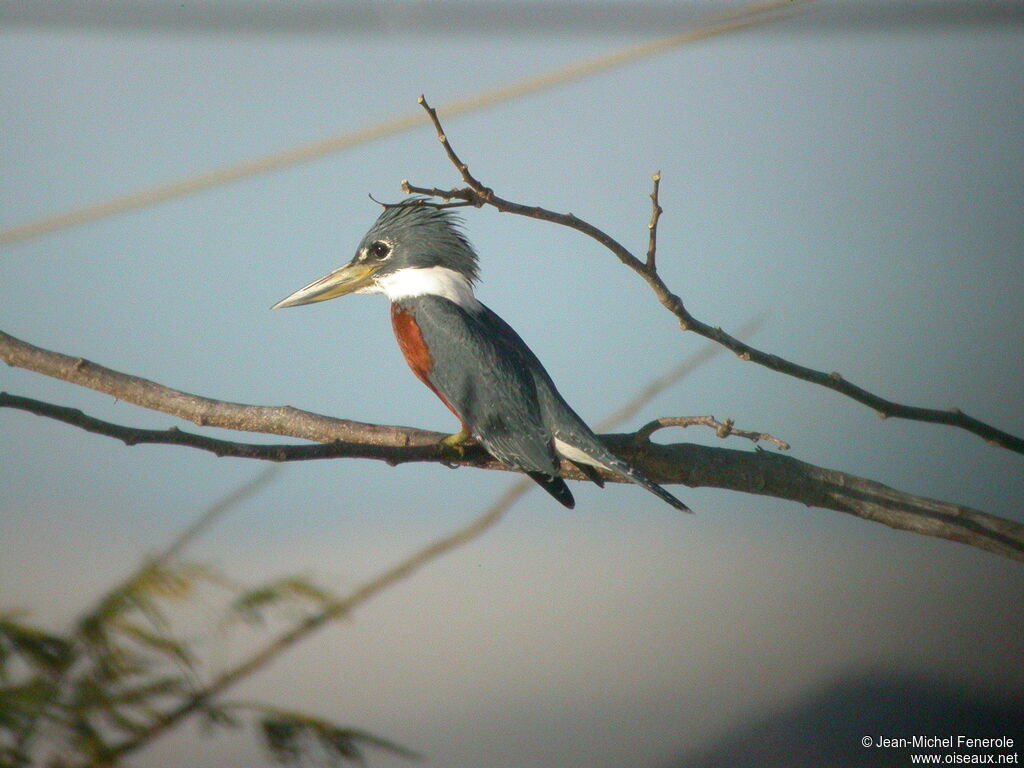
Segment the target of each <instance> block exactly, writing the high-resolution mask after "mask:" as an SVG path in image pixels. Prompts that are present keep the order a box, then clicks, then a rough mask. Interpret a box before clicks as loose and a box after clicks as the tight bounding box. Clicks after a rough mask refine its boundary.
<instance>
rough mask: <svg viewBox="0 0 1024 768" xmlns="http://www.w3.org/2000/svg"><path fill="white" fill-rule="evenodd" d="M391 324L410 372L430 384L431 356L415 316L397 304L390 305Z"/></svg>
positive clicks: (432, 363)
mask: <svg viewBox="0 0 1024 768" xmlns="http://www.w3.org/2000/svg"><path fill="white" fill-rule="evenodd" d="M391 326H392V327H393V328H394V329H395V339H396V340H397V341H398V348H399V349H401V350H402V354H403V355H404V356H405V361H406V362H407V363H408V364H409V367H410V368H411V369H412V372H413V373H415V374H416V376H417V377H419V379H420V380H421V381H423V383H424V384H426V385H427V386H430V379H429V375H430V370H431V368H433V367H434V361H433V358H431V356H430V350H429V349H428V348H427V343H426V342H425V341H424V340H423V332H422V331H420V327H419V325H417V324H416V318H415V317H414V316H413V314H412V312H409V311H407V310H405V309H403V308H402V307H401V306H400V305H398V304H392V305H391Z"/></svg>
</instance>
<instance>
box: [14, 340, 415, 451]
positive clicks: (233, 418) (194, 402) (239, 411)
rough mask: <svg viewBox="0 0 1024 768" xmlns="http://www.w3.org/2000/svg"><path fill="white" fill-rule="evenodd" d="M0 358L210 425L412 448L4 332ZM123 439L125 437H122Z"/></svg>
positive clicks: (400, 440) (386, 432)
mask: <svg viewBox="0 0 1024 768" xmlns="http://www.w3.org/2000/svg"><path fill="white" fill-rule="evenodd" d="M0 360H3V361H4V362H5V363H7V364H8V365H12V366H15V367H18V368H25V369H26V370H29V371H35V372H36V373H41V374H43V375H45V376H50V377H52V378H55V379H61V380H63V381H67V382H70V383H72V384H77V385H79V386H82V387H86V388H87V389H94V390H96V391H97V392H103V393H105V394H108V395H111V396H113V397H114V398H115V399H117V400H120V401H122V402H126V403H132V404H133V405H138V406H141V407H143V408H148V409H150V410H153V411H160V412H161V413H167V414H170V415H172V416H177V417H178V418H181V419H184V420H186V421H191V422H192V423H194V424H198V425H199V426H205V427H222V428H224V429H234V430H239V431H242V432H262V433H265V434H272V435H288V436H290V437H299V438H303V439H305V440H315V441H317V442H331V441H333V440H342V441H350V442H353V443H360V444H362V445H367V446H370V445H382V446H384V445H391V446H396V445H402V446H405V445H410V443H409V442H408V440H409V439H410V433H409V432H405V433H401V434H399V433H396V432H395V431H394V430H393V429H392V428H390V427H380V426H377V425H375V424H364V423H362V422H358V421H348V420H346V419H335V418H331V417H329V416H321V415H319V414H315V413H310V412H308V411H300V410H298V409H296V408H291V407H290V406H278V407H267V406H257V405H242V404H239V403H231V402H226V401H223V400H214V399H211V398H207V397H200V396H199V395H193V394H190V393H188V392H181V391H179V390H176V389H171V388H170V387H165V386H163V385H161V384H157V383H155V382H152V381H149V380H147V379H143V378H140V377H138V376H129V375H128V374H125V373H120V372H118V371H114V370H111V369H110V368H104V367H103V366H102V365H97V364H95V363H91V362H89V361H88V360H85V359H84V358H81V357H69V356H68V355H62V354H60V353H59V352H51V351H50V350H47V349H43V348H42V347H36V346H33V345H32V344H29V343H28V342H25V341H21V340H19V339H16V338H14V337H13V336H10V335H8V334H6V333H4V332H3V331H0ZM119 439H120V438H119Z"/></svg>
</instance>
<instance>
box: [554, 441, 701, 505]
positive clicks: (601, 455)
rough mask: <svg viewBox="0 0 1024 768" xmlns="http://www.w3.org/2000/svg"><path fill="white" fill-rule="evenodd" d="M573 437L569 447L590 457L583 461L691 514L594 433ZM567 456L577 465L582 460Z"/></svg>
mask: <svg viewBox="0 0 1024 768" xmlns="http://www.w3.org/2000/svg"><path fill="white" fill-rule="evenodd" d="M573 437H574V438H576V439H574V440H573V441H572V443H571V447H572V448H573V449H574V450H575V451H578V452H579V453H581V454H583V456H586V457H587V458H589V459H591V461H589V462H584V463H590V464H593V465H595V466H598V467H600V468H603V469H606V470H608V471H609V472H611V473H612V474H616V475H619V476H621V477H623V478H625V479H626V480H629V481H630V482H631V483H635V484H637V485H639V486H640V487H641V488H646V489H647V490H648V491H650V492H651V493H653V494H654V495H655V496H657V497H658V498H659V499H661V500H662V501H664V502H665V503H667V504H670V505H671V506H673V507H675V508H676V509H678V510H679V511H680V512H689V513H690V514H693V510H692V509H690V508H689V507H688V506H686V505H685V504H683V502H681V501H680V500H679V499H677V498H676V497H675V496H673V495H672V494H671V493H669V492H668V491H666V490H665V489H664V488H662V487H661V486H660V485H658V484H657V483H656V482H654V481H653V480H651V479H650V478H648V477H647V475H645V474H644V473H643V472H641V471H639V470H638V469H635V468H633V467H632V466H630V465H629V464H628V463H627V462H626V461H624V460H623V459H621V458H619V457H618V456H616V455H615V454H614V453H612V452H611V451H609V450H608V449H607V448H605V447H604V444H603V443H601V441H600V440H599V439H598V438H597V436H596V435H595V436H583V435H579V434H577V435H574V436H573ZM563 440H564V438H563ZM566 442H568V441H566ZM567 458H569V460H570V461H572V462H573V463H574V464H576V465H577V466H579V465H580V463H581V461H582V457H573V456H569V457H567Z"/></svg>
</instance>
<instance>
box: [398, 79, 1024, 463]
mask: <svg viewBox="0 0 1024 768" xmlns="http://www.w3.org/2000/svg"><path fill="white" fill-rule="evenodd" d="M419 103H420V105H421V106H422V107H423V109H424V110H426V112H427V115H428V117H429V118H430V120H431V122H432V123H433V124H434V129H435V130H436V132H437V138H438V141H440V142H441V144H442V146H443V147H444V151H445V154H447V156H448V159H449V160H450V161H451V162H452V165H454V166H455V168H456V170H458V172H459V175H460V176H461V177H462V180H463V182H464V183H465V184H466V185H467V186H466V187H464V188H461V189H447V190H445V189H438V188H437V187H429V188H428V187H418V186H414V185H412V184H410V183H409V181H408V180H404V181H403V182H402V189H403V190H404V191H405V192H406V193H407V194H421V195H429V196H432V197H438V198H440V199H442V200H446V201H450V200H462V201H464V202H465V203H467V204H469V205H473V206H476V207H481V206H484V205H489V206H491V207H492V208H495V209H497V210H498V211H501V212H503V213H514V214H516V215H517V216H525V217H527V218H531V219H539V220H541V221H549V222H551V223H553V224H559V225H561V226H563V227H569V228H570V229H575V230H576V231H577V232H581V233H583V234H584V235H586V236H588V237H591V238H593V239H594V240H596V241H597V242H599V243H600V244H601V245H603V246H604V247H605V248H607V249H608V250H609V251H611V252H612V253H613V254H614V255H615V256H616V258H618V260H619V261H621V262H622V263H623V264H625V265H626V266H627V267H629V268H630V269H631V270H633V271H634V272H635V273H636V274H638V275H639V276H640V277H641V278H642V279H643V280H644V281H645V282H646V283H647V284H648V286H650V288H651V290H652V291H653V292H654V295H655V296H656V297H657V299H658V301H659V302H660V303H661V305H662V306H663V307H665V308H666V309H667V310H668V311H669V312H671V313H672V314H673V315H675V317H676V319H677V320H678V321H679V327H680V329H682V330H683V331H693V332H694V333H696V334H698V335H700V336H703V337H704V338H706V339H709V340H710V341H713V342H715V343H716V344H721V345H722V346H723V347H725V348H726V349H729V350H730V351H732V352H734V353H735V354H736V356H737V357H739V358H740V359H741V360H748V361H752V362H755V363H757V364H758V365H763V366H764V367H766V368H769V369H771V370H773V371H776V372H778V373H782V374H785V375H787V376H792V377H794V378H797V379H802V380H803V381H808V382H811V383H812V384H817V385H818V386H821V387H825V388H826V389H831V390H833V391H835V392H838V393H840V394H841V395H845V396H846V397H849V398H851V399H852V400H855V401H857V402H858V403H862V404H863V405H866V406H868V407H869V408H872V409H874V411H875V412H876V413H877V414H878V415H879V416H880V417H882V418H889V417H894V418H900V419H909V420H911V421H922V422H928V423H932V424H944V425H946V426H950V427H956V428H958V429H964V430H966V431H968V432H973V433H974V434H975V435H977V436H978V437H981V438H982V439H984V440H985V441H987V442H988V443H990V444H992V445H997V446H999V447H1001V448H1006V449H1007V450H1010V451H1014V452H1016V453H1024V438H1021V437H1018V436H1016V435H1012V434H1010V433H1009V432H1006V431H1004V430H1002V429H999V428H997V427H995V426H993V425H991V424H987V423H985V422H983V421H981V420H979V419H976V418H974V417H973V416H968V415H967V414H966V413H964V412H963V411H961V410H960V409H959V408H950V409H949V410H940V409H936V408H922V407H919V406H914V405H904V404H902V403H896V402H894V401H892V400H887V399H886V398H884V397H881V396H880V395H876V394H874V393H873V392H869V391H868V390H866V389H864V388H863V387H860V386H858V385H856V384H854V383H852V382H850V381H847V380H846V379H845V378H843V376H842V375H841V374H839V373H837V372H835V371H833V372H831V373H825V372H824V371H818V370H815V369H813V368H808V367H806V366H803V365H799V364H797V363H793V362H790V361H789V360H786V359H785V358H782V357H779V356H778V355H774V354H771V353H770V352H764V351H762V350H760V349H757V348H755V347H752V346H750V345H748V344H745V343H744V342H742V341H740V340H739V339H738V338H736V337H735V336H732V335H730V334H728V333H726V332H725V331H723V330H722V329H721V328H720V327H717V326H711V325H708V324H707V323H704V322H702V321H701V320H698V319H697V318H696V317H694V316H693V315H691V314H690V312H689V311H688V310H687V309H686V306H685V305H684V303H683V300H682V299H681V298H680V297H679V296H678V295H676V294H675V293H673V292H672V291H671V290H669V288H668V286H667V285H666V284H665V282H664V281H663V280H662V279H661V276H660V275H659V274H658V271H657V267H656V256H655V246H656V243H655V240H654V237H653V235H654V230H655V227H656V226H657V217H658V215H660V206H659V205H658V202H657V192H658V184H659V182H660V181H661V174H660V173H659V174H657V175H656V177H655V179H654V183H655V186H654V191H653V192H652V194H651V199H652V202H653V204H654V210H655V215H654V216H653V217H652V220H651V223H650V224H649V225H648V227H649V229H650V230H651V234H652V237H650V238H649V245H648V252H647V258H646V260H641V259H639V258H637V257H636V256H635V255H633V253H632V252H630V250H629V249H628V248H626V247H625V246H624V245H622V244H621V243H619V242H618V241H617V240H615V238H613V237H611V235H609V234H607V233H606V232H603V231H601V230H600V229H598V228H597V227H595V226H594V225H593V224H590V223H589V222H586V221H584V220H583V219H580V218H578V217H576V216H575V215H573V214H572V213H557V212H555V211H549V210H547V209H545V208H541V207H539V206H528V205H523V204H521V203H516V202H513V201H511V200H506V199H504V198H501V197H498V196H497V195H495V194H494V191H493V190H492V189H490V188H489V187H486V186H484V185H483V184H482V183H481V182H480V181H479V180H478V179H477V178H476V177H475V176H473V174H472V173H471V172H470V170H469V166H468V165H467V164H466V163H465V162H463V161H462V160H461V158H459V156H458V155H457V154H456V152H455V150H454V149H453V148H452V146H451V142H449V141H448V137H447V136H446V135H445V132H444V128H443V127H442V125H441V121H440V119H439V118H438V116H437V112H436V110H434V108H433V107H431V106H430V105H429V104H428V103H427V100H426V99H425V98H424V97H423V96H420V98H419Z"/></svg>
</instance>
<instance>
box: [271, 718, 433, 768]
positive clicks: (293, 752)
mask: <svg viewBox="0 0 1024 768" xmlns="http://www.w3.org/2000/svg"><path fill="white" fill-rule="evenodd" d="M251 708H253V709H256V710H258V711H261V712H262V713H263V717H261V718H260V720H259V727H260V731H261V733H262V735H263V742H264V745H265V746H266V748H267V751H268V752H269V753H270V756H271V757H272V758H273V760H274V761H275V762H277V763H279V764H281V765H306V764H310V765H323V766H337V765H341V764H343V763H345V762H349V763H362V762H363V761H364V755H363V751H364V750H365V748H366V747H375V748H377V749H383V750H386V751H388V752H391V753H393V754H396V755H399V756H401V757H405V758H408V759H419V757H420V755H418V754H417V753H415V752H413V751H412V750H410V749H407V748H405V747H402V746H400V745H398V744H396V743H394V742H392V741H389V740H387V739H384V738H381V737H380V736H375V735H374V734H372V733H367V732H366V731H362V730H358V729H355V728H344V727H340V726H338V725H335V724H334V723H330V722H328V721H326V720H323V719H321V718H318V717H314V716H312V715H308V714H305V713H302V712H293V711H288V710H282V709H277V708H273V707H259V706H252V707H251Z"/></svg>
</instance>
